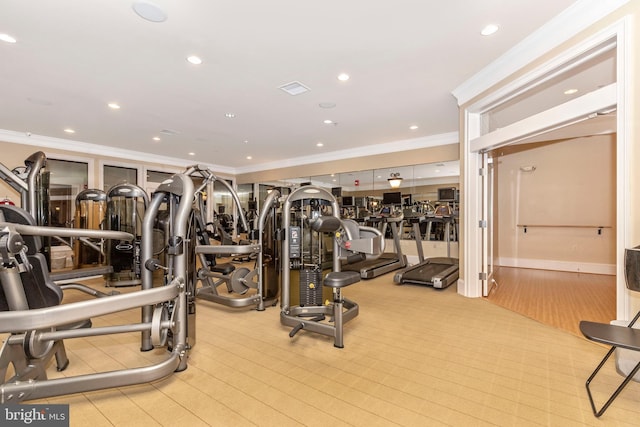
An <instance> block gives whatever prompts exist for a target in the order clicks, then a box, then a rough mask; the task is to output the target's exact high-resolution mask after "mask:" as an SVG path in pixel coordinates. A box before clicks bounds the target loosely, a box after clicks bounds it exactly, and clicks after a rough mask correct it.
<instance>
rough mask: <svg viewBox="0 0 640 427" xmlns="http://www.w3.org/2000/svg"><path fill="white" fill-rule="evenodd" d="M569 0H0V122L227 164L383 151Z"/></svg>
mask: <svg viewBox="0 0 640 427" xmlns="http://www.w3.org/2000/svg"><path fill="white" fill-rule="evenodd" d="M134 3H137V6H147V7H146V10H147V11H150V12H158V11H159V12H160V14H161V15H162V14H164V17H166V19H165V20H164V21H163V22H151V21H148V20H145V19H143V18H142V17H141V16H139V15H138V14H136V13H135V12H134V8H133V5H134ZM141 3H142V4H141ZM572 3H573V0H519V1H512V0H483V1H475V0H474V1H470V0H448V1H446V2H444V1H435V0H397V1H394V2H389V1H371V0H350V1H338V0H323V1H315V2H314V1H300V0H271V1H268V2H267V1H258V0H255V1H247V0H234V1H212V0H190V1H177V0H173V1H172V0H154V1H153V3H151V2H146V1H145V2H139V1H138V2H133V1H131V0H109V1H105V0H102V1H99V0H84V1H77V0H56V1H55V2H54V1H41V0H40V1H37V0H0V34H2V33H5V34H9V35H11V36H13V37H14V38H15V39H16V43H6V42H3V41H0V58H2V60H1V64H2V65H1V66H0V86H1V87H2V95H1V96H0V111H1V114H0V130H4V131H10V132H16V133H19V134H23V135H26V136H28V138H31V139H32V140H33V141H34V142H35V143H36V144H37V143H38V141H40V140H51V138H54V139H62V140H69V141H79V142H82V143H89V144H97V145H100V146H103V147H109V148H110V149H112V150H114V151H113V152H118V153H122V152H126V151H122V150H132V151H133V152H137V153H133V154H136V155H138V154H139V155H138V158H140V157H143V158H144V155H148V156H150V157H152V156H161V157H167V158H172V159H176V160H184V161H185V162H186V163H189V162H198V163H207V164H210V165H220V166H224V167H226V168H229V169H230V170H233V171H235V172H237V173H242V172H248V171H254V170H261V169H267V168H272V167H273V164H274V162H281V161H283V160H287V162H286V163H287V164H295V163H296V159H304V158H309V157H313V158H322V156H328V155H329V154H330V153H335V152H339V151H342V150H350V151H349V152H350V153H351V155H352V156H353V155H367V154H368V153H370V152H371V149H372V146H375V145H379V144H385V147H390V148H386V149H387V150H393V144H392V143H395V142H406V141H409V142H411V141H412V140H414V139H415V140H419V139H420V138H425V137H431V136H435V135H442V134H448V133H451V132H456V131H457V130H458V108H457V103H456V100H455V98H454V97H453V95H452V94H451V92H452V90H454V89H455V88H456V87H458V86H459V85H460V84H462V83H463V82H465V81H466V80H467V79H469V78H470V77H472V76H473V75H474V74H475V73H477V72H478V71H479V70H481V69H482V68H483V67H485V66H487V65H488V64H489V63H491V62H493V61H494V60H496V59H497V58H499V57H500V56H501V55H503V54H504V53H505V52H507V51H508V50H509V49H510V48H511V47H513V46H514V45H516V44H517V43H518V42H520V41H521V40H523V39H524V38H525V37H527V36H528V35H529V34H530V33H532V32H533V31H534V30H536V29H537V28H539V27H540V26H542V25H543V24H544V23H545V22H547V21H549V20H550V19H551V18H552V17H554V16H555V15H557V14H559V13H560V12H562V11H563V10H564V9H566V8H567V7H568V6H570V5H571V4H572ZM153 6H155V7H156V8H154V7H153ZM161 18H163V16H160V19H161ZM487 24H496V25H497V26H498V27H499V30H498V32H496V33H495V34H493V35H491V36H482V35H481V34H480V31H481V29H482V28H483V27H485V26H486V25H487ZM190 55H197V56H199V57H200V58H201V59H202V64H200V65H194V64H191V63H189V62H187V60H186V58H187V57H188V56H190ZM340 73H348V74H349V76H350V78H349V80H347V81H340V80H338V78H337V77H338V75H339V74H340ZM291 82H300V83H301V84H302V85H304V86H305V87H306V88H308V91H307V92H304V93H301V94H298V95H290V94H288V93H286V92H285V91H283V90H281V89H280V87H281V86H283V85H285V84H288V83H291ZM109 103H117V104H119V106H120V108H119V109H117V110H116V109H112V108H109V107H108V104H109ZM227 115H233V117H227ZM325 120H331V121H332V123H330V124H326V123H324V121H325ZM410 126H417V128H416V129H410ZM67 128H69V129H73V130H75V133H73V134H69V133H65V129H67ZM1 137H2V136H1V135H0V139H1ZM154 137H157V138H159V141H154V140H153V138H154ZM319 144H322V146H318V145H319ZM405 145H406V144H405ZM405 145H403V146H405ZM354 150H355V151H354ZM107 152H108V150H107ZM140 153H144V154H140ZM354 153H355V154H354ZM248 157H250V158H248ZM300 161H301V160H300Z"/></svg>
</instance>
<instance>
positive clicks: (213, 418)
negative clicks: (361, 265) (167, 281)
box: [33, 274, 640, 427]
mask: <svg viewBox="0 0 640 427" xmlns="http://www.w3.org/2000/svg"><path fill="white" fill-rule="evenodd" d="M94 286H96V287H98V288H100V289H104V288H102V287H100V285H96V284H95V283H94ZM345 296H347V297H349V298H351V299H353V300H354V301H356V302H358V303H359V305H360V315H359V316H358V317H356V318H355V319H353V320H352V321H351V322H349V323H347V324H346V325H345V334H344V344H345V347H344V348H343V349H337V348H334V347H333V342H332V339H331V338H328V337H324V336H320V335H317V334H314V333H311V332H308V331H305V330H303V331H300V332H299V333H298V334H297V335H296V336H295V337H294V338H293V339H291V338H289V336H288V333H289V328H288V327H285V326H282V325H281V324H280V320H279V309H278V308H268V309H267V310H266V311H263V312H257V311H255V310H247V309H230V308H225V307H223V306H220V305H216V304H214V303H210V302H207V301H199V302H198V304H197V328H196V330H197V336H196V345H195V347H194V348H193V350H192V351H191V353H190V358H189V366H188V368H187V369H186V370H185V371H183V372H179V373H175V374H173V375H171V376H170V377H169V378H166V379H164V380H161V381H156V382H153V383H150V384H141V385H138V386H130V387H122V388H117V389H108V390H102V391H94V392H86V393H81V394H74V395H67V396H59V397H51V398H47V399H42V400H40V401H38V402H33V403H50V404H53V403H65V404H69V405H70V425H71V426H77V427H84V426H91V427H100V426H145V427H147V426H176V427H177V426H278V427H281V426H367V427H369V426H473V427H475V426H563V427H564V426H585V425H586V426H601V425H606V426H635V425H638V419H640V384H635V383H633V384H631V385H630V386H628V387H627V390H625V391H624V392H623V393H622V394H621V395H620V396H619V397H618V399H617V400H616V401H615V402H614V404H613V406H612V407H611V408H609V410H608V411H607V412H606V413H605V415H604V416H603V417H602V418H601V419H596V418H595V417H594V416H593V414H592V412H591V409H590V406H589V402H588V399H587V395H586V392H585V389H584V381H585V379H586V378H587V377H588V375H589V374H590V372H591V371H592V370H593V368H594V367H595V365H596V364H597V363H598V361H599V360H600V359H601V358H602V356H603V355H604V352H605V349H604V348H603V347H602V346H600V345H597V344H594V343H592V342H589V341H587V340H585V339H584V338H581V337H578V336H576V335H574V334H571V333H568V332H566V331H564V330H561V329H558V328H554V327H550V326H547V325H544V324H542V323H540V322H538V321H535V320H532V319H530V318H528V317H526V316H522V315H520V314H517V313H514V312H512V311H510V310H507V309H504V308H502V307H499V306H497V305H495V304H492V303H489V302H488V301H487V300H485V299H481V298H465V297H462V296H460V295H458V294H457V293H456V290H455V287H450V288H448V289H445V290H435V289H432V288H428V287H422V286H411V285H404V286H397V285H394V284H393V283H392V274H387V275H386V276H382V277H379V278H376V279H373V280H369V281H363V282H360V283H357V284H354V285H352V286H350V287H348V288H347V289H346V290H345ZM90 298H91V297H88V296H86V295H84V294H81V293H80V292H76V291H68V292H67V293H66V294H65V303H71V302H73V301H79V300H86V299H90ZM139 319H140V313H139V311H137V310H133V311H128V312H124V313H119V314H113V315H109V316H104V317H103V318H100V319H94V324H96V325H108V324H118V323H121V322H137V321H139ZM139 339H140V337H139V334H137V333H131V334H120V335H115V336H107V337H95V338H83V339H70V340H67V341H66V346H67V352H68V354H69V358H70V361H71V365H70V366H69V368H68V369H67V371H65V372H63V373H57V372H56V371H55V369H54V367H53V366H52V367H51V368H50V369H49V371H48V372H49V375H50V377H57V376H70V375H75V374H80V373H83V372H93V371H102V370H110V369H122V368H125V367H134V366H140V365H141V364H142V363H147V362H148V361H149V360H152V359H154V358H158V357H162V355H163V351H162V350H161V349H159V350H156V351H154V352H148V353H140V352H139V351H138V349H139V346H140V340H139ZM619 379H620V377H619V376H618V375H617V374H616V373H615V368H614V366H612V365H611V366H607V367H606V369H605V372H603V376H602V380H601V381H600V382H599V383H598V384H594V387H595V389H596V399H598V400H599V401H602V400H603V399H604V393H603V391H610V390H611V389H612V387H613V384H614V383H615V382H617V381H619Z"/></svg>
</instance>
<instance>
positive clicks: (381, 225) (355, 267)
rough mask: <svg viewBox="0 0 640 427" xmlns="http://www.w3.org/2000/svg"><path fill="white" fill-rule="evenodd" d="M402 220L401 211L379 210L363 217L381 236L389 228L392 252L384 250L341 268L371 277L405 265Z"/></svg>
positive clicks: (366, 277)
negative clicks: (401, 235) (375, 213)
mask: <svg viewBox="0 0 640 427" xmlns="http://www.w3.org/2000/svg"><path fill="white" fill-rule="evenodd" d="M403 220H404V216H403V215H402V213H392V212H391V210H390V209H389V211H388V212H385V211H381V212H380V213H378V214H377V215H371V216H369V217H366V218H365V224H372V225H375V226H376V228H378V229H379V230H380V232H381V233H382V235H383V236H385V235H386V232H387V228H389V229H390V230H391V237H392V239H393V247H394V251H393V252H384V253H382V254H381V255H380V256H379V257H377V258H375V259H368V260H365V261H361V262H356V263H351V264H344V265H343V270H345V271H357V272H359V273H360V278H362V279H373V278H374V277H378V276H381V275H383V274H386V273H389V272H391V271H395V270H398V269H400V268H405V267H406V266H407V257H406V256H405V255H404V254H403V253H402V248H401V247H400V234H399V230H398V227H399V224H401V223H402V221H403Z"/></svg>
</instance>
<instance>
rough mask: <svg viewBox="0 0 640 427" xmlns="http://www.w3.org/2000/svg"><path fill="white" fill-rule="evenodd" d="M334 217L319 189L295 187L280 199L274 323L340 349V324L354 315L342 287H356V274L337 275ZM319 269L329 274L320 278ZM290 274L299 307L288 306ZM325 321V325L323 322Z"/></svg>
mask: <svg viewBox="0 0 640 427" xmlns="http://www.w3.org/2000/svg"><path fill="white" fill-rule="evenodd" d="M339 214H340V206H339V205H338V202H337V201H336V199H335V197H334V196H333V195H332V194H331V193H330V192H328V191H326V190H325V189H323V188H320V187H314V186H304V187H300V188H298V189H296V190H294V191H292V192H291V194H289V196H288V197H287V199H286V200H285V202H284V206H283V229H284V232H285V233H286V235H285V236H284V240H283V241H282V273H281V274H282V276H281V277H282V292H281V293H282V301H281V305H280V309H281V311H280V323H281V324H283V325H286V326H291V327H293V329H292V330H291V332H290V333H289V336H290V337H292V338H293V337H294V336H295V335H296V333H298V332H299V331H300V330H302V329H304V330H309V331H311V332H316V333H319V334H322V335H327V336H330V337H333V338H334V344H333V345H334V346H335V347H338V348H343V347H344V342H343V341H344V339H343V326H344V323H346V322H348V321H350V320H352V319H354V318H355V317H356V316H357V315H358V311H359V307H358V304H356V303H355V302H353V301H350V300H348V299H346V298H344V297H343V296H342V288H344V287H347V286H349V285H352V284H354V283H356V282H359V281H360V275H359V274H358V273H357V272H354V271H341V262H340V258H339V256H338V254H339V250H340V248H339V243H338V239H337V238H335V237H333V236H334V234H335V233H336V232H338V231H339V229H340V227H341V221H340V217H339ZM292 216H294V217H295V218H292ZM292 220H293V221H292ZM327 237H329V238H328V239H327ZM332 237H333V238H332ZM330 243H332V245H331V246H332V247H331V248H329V247H328V246H329V244H330ZM324 270H328V271H329V272H328V273H327V274H326V275H325V276H324V278H323V272H324ZM292 273H296V275H297V276H298V290H299V303H298V304H295V305H292V304H291V300H292V295H291V294H292V286H291V276H292ZM323 289H327V290H330V291H331V292H332V295H333V297H332V300H331V301H329V300H326V301H325V298H324V295H323ZM326 316H331V320H330V321H328V322H327V321H325V320H326Z"/></svg>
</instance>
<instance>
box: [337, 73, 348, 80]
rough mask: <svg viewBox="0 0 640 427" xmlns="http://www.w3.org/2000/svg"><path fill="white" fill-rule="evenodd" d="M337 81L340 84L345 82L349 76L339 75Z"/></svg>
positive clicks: (345, 74)
mask: <svg viewBox="0 0 640 427" xmlns="http://www.w3.org/2000/svg"><path fill="white" fill-rule="evenodd" d="M338 80H340V81H341V82H346V81H347V80H349V74H347V73H341V74H339V75H338Z"/></svg>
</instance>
